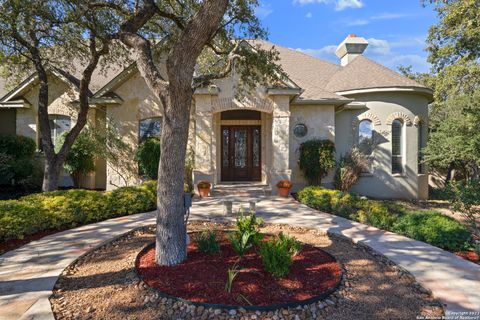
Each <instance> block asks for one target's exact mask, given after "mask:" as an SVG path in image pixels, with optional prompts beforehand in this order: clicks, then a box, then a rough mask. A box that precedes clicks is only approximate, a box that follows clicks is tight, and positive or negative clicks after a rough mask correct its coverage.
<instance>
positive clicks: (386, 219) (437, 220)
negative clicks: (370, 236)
mask: <svg viewBox="0 0 480 320" xmlns="http://www.w3.org/2000/svg"><path fill="white" fill-rule="evenodd" d="M476 190H477V189H475V190H474V191H472V192H473V193H476ZM298 200H299V201H300V202H301V203H303V204H305V205H307V206H309V207H312V208H314V209H317V210H321V211H324V212H328V213H333V214H336V215H339V216H342V217H344V218H348V219H351V220H356V221H360V222H363V223H367V224H370V225H372V226H374V227H377V228H380V229H384V230H390V231H393V232H396V233H399V234H403V235H405V236H407V237H410V238H413V239H416V240H420V241H424V242H427V243H430V244H432V245H434V246H437V247H440V248H443V249H447V250H451V251H460V250H463V249H464V248H466V246H468V244H469V243H471V242H472V239H471V235H470V233H469V231H468V230H467V229H466V228H465V227H464V226H463V225H462V224H461V223H460V222H458V221H456V220H454V219H452V218H450V217H447V216H445V215H442V214H441V213H439V212H435V211H427V210H422V211H416V212H413V211H408V210H406V209H405V208H404V207H401V206H400V205H399V204H395V203H390V202H387V201H373V200H367V199H361V198H359V197H358V196H355V195H352V194H349V193H346V192H341V191H338V190H328V189H323V188H321V187H314V186H310V187H306V188H304V189H303V190H301V191H300V192H299V193H298Z"/></svg>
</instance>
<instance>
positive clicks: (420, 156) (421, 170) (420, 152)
mask: <svg viewBox="0 0 480 320" xmlns="http://www.w3.org/2000/svg"><path fill="white" fill-rule="evenodd" d="M424 127H425V126H424V125H423V122H422V121H420V122H419V123H418V125H417V128H418V173H419V174H423V173H425V164H424V163H423V148H424V147H425V137H424V134H425V133H424V132H423V130H424Z"/></svg>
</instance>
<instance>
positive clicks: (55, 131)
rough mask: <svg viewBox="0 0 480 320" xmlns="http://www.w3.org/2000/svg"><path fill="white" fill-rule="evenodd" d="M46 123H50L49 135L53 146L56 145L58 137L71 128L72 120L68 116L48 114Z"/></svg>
mask: <svg viewBox="0 0 480 320" xmlns="http://www.w3.org/2000/svg"><path fill="white" fill-rule="evenodd" d="M48 121H49V123H50V134H51V136H52V141H53V144H55V143H56V141H57V139H58V137H60V136H61V135H62V134H64V133H65V132H68V131H70V128H71V126H72V119H71V118H70V117H69V116H64V115H59V114H50V115H48Z"/></svg>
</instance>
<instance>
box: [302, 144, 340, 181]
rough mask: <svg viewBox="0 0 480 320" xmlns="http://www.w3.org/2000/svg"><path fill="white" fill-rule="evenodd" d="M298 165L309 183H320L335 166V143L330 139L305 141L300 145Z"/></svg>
mask: <svg viewBox="0 0 480 320" xmlns="http://www.w3.org/2000/svg"><path fill="white" fill-rule="evenodd" d="M299 166H300V170H302V172H303V175H304V176H305V179H307V181H308V183H309V184H313V185H320V184H321V182H322V179H323V178H324V177H326V176H327V174H328V172H329V170H330V169H332V168H334V167H335V144H334V143H333V142H332V141H330V140H319V139H313V140H309V141H305V142H304V143H302V144H301V145H300V160H299Z"/></svg>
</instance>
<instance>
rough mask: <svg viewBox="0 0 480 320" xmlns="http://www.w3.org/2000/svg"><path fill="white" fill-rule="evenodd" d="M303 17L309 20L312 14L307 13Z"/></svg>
mask: <svg viewBox="0 0 480 320" xmlns="http://www.w3.org/2000/svg"><path fill="white" fill-rule="evenodd" d="M305 17H306V18H309V19H310V18H311V17H313V14H312V13H311V12H307V14H306V15H305Z"/></svg>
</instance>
